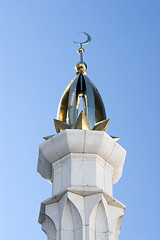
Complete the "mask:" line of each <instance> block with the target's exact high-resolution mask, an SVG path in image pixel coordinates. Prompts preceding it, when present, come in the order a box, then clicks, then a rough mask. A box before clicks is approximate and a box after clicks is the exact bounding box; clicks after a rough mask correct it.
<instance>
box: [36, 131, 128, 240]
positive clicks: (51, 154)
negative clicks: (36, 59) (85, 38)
mask: <svg viewBox="0 0 160 240" xmlns="http://www.w3.org/2000/svg"><path fill="white" fill-rule="evenodd" d="M125 155H126V151H125V150H124V149H123V148H122V147H121V146H120V145H119V144H118V143H116V142H115V141H114V140H113V139H112V138H111V137H110V136H109V135H108V134H107V133H105V132H101V131H86V130H75V129H68V130H64V131H63V132H61V133H59V134H57V135H56V136H53V137H52V138H51V139H49V140H47V141H45V142H43V143H42V144H41V145H40V148H39V159H38V172H39V173H40V174H41V175H42V177H44V178H45V179H47V180H48V181H50V182H51V183H52V186H53V188H52V189H53V190H52V197H51V198H50V199H47V200H46V201H44V202H43V203H42V204H41V210H40V216H39V223H41V225H42V229H43V230H44V232H45V233H46V234H47V237H48V240H103V239H105V240H117V239H118V235H119V231H120V228H121V224H122V220H123V215H124V211H125V206H124V205H123V204H122V203H120V202H119V201H117V200H116V199H115V198H113V196H112V185H113V184H114V183H116V182H117V181H118V180H119V179H120V177H121V175H122V170H123V164H124V160H125Z"/></svg>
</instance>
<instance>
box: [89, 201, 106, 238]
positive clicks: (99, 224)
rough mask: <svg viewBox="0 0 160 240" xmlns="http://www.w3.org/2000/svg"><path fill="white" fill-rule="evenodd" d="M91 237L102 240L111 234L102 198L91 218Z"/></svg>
mask: <svg viewBox="0 0 160 240" xmlns="http://www.w3.org/2000/svg"><path fill="white" fill-rule="evenodd" d="M89 235H90V236H89V239H92V240H95V239H96V240H101V239H107V238H108V236H109V231H108V219H107V215H106V211H105V208H104V205H103V202H102V200H101V201H100V202H99V203H97V204H96V205H95V206H94V208H93V210H92V212H91V215H90V219H89Z"/></svg>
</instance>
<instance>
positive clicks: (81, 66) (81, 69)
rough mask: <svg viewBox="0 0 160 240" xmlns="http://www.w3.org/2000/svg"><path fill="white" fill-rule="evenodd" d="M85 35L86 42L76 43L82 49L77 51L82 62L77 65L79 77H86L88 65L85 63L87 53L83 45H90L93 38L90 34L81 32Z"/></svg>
mask: <svg viewBox="0 0 160 240" xmlns="http://www.w3.org/2000/svg"><path fill="white" fill-rule="evenodd" d="M80 33H83V34H85V35H86V36H87V40H86V41H85V42H75V41H73V42H74V43H76V44H78V45H79V46H80V48H79V49H78V50H77V52H78V53H79V54H80V61H79V62H78V63H77V64H76V67H75V69H76V71H77V75H78V74H83V75H86V73H85V70H86V69H87V64H86V63H85V62H84V61H83V53H84V52H85V50H84V49H83V47H82V46H83V45H87V44H88V43H90V42H91V36H90V35H89V34H88V33H85V32H80Z"/></svg>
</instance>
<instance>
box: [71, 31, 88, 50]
mask: <svg viewBox="0 0 160 240" xmlns="http://www.w3.org/2000/svg"><path fill="white" fill-rule="evenodd" d="M80 33H83V34H84V35H86V36H87V40H86V41H85V42H75V41H73V42H74V43H76V44H78V45H80V46H81V47H82V45H87V44H88V43H90V42H91V36H90V35H89V34H88V33H86V32H80Z"/></svg>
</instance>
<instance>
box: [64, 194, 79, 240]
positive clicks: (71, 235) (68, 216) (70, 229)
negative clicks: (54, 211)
mask: <svg viewBox="0 0 160 240" xmlns="http://www.w3.org/2000/svg"><path fill="white" fill-rule="evenodd" d="M61 239H62V240H66V239H69V240H82V220H81V216H80V214H79V212H78V210H77V208H76V207H75V205H74V204H73V203H72V202H71V201H70V200H69V199H67V202H66V203H65V206H64V210H63V214H62V229H61Z"/></svg>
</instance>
